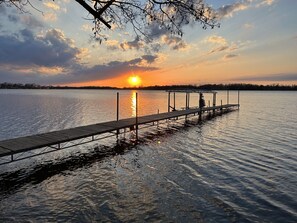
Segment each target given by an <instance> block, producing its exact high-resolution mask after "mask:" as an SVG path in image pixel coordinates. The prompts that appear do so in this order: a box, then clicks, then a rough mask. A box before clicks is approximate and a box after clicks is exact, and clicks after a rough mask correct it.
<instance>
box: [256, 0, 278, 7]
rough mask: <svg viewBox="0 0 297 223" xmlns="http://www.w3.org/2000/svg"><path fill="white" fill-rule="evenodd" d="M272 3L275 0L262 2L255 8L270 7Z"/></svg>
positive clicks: (263, 0)
mask: <svg viewBox="0 0 297 223" xmlns="http://www.w3.org/2000/svg"><path fill="white" fill-rule="evenodd" d="M274 2H275V0H262V1H261V2H260V3H259V4H257V5H256V7H261V6H266V5H272V4H273V3H274Z"/></svg>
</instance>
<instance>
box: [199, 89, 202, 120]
mask: <svg viewBox="0 0 297 223" xmlns="http://www.w3.org/2000/svg"><path fill="white" fill-rule="evenodd" d="M200 101H202V93H199V103H198V104H199V109H200V110H199V121H200V120H201V118H202V106H201V103H200Z"/></svg>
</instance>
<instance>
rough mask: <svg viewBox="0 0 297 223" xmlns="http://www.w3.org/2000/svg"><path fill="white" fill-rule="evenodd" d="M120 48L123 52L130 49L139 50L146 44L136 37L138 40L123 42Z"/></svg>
mask: <svg viewBox="0 0 297 223" xmlns="http://www.w3.org/2000/svg"><path fill="white" fill-rule="evenodd" d="M120 47H121V48H122V49H123V50H128V49H130V50H131V49H136V50H139V49H141V48H143V47H144V42H143V41H142V40H141V39H140V38H139V36H136V38H135V39H134V40H132V41H130V42H126V41H125V42H123V43H121V44H120Z"/></svg>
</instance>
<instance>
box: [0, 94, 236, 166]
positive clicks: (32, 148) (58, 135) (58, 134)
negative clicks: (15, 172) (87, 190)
mask: <svg viewBox="0 0 297 223" xmlns="http://www.w3.org/2000/svg"><path fill="white" fill-rule="evenodd" d="M180 92H183V93H186V107H185V108H183V109H182V110H178V109H176V108H175V93H180ZM172 93H173V95H174V97H173V102H174V105H173V106H171V103H170V100H171V94H172ZM190 93H198V94H199V95H200V97H201V96H202V94H203V93H212V94H213V106H208V107H200V108H199V106H197V107H196V108H191V107H189V98H190V97H189V96H190ZM215 96H216V92H212V91H211V92H205V91H168V112H165V113H158V114H152V115H146V116H138V114H137V103H138V102H137V93H136V95H135V117H132V118H127V119H121V120H119V93H118V94H117V120H116V121H109V122H103V123H98V124H93V125H87V126H81V127H76V128H70V129H64V130H59V131H53V132H48V133H42V134H37V135H31V136H25V137H19V138H14V139H8V140H3V141H0V158H1V160H0V165H1V164H6V163H11V162H14V161H18V160H23V159H26V158H30V157H34V156H38V155H42V154H47V153H50V152H54V151H58V150H61V149H66V148H70V147H74V146H78V145H82V144H86V143H89V142H93V141H97V140H100V139H103V138H107V137H112V136H118V135H119V134H122V133H126V131H131V130H135V132H136V138H138V131H139V126H142V125H147V124H151V125H154V124H155V123H158V122H159V121H162V120H169V119H171V120H172V119H175V120H177V119H178V118H179V117H186V118H188V117H189V116H196V115H197V116H198V117H199V118H201V117H202V115H203V113H207V114H208V115H212V116H214V115H216V114H223V113H224V112H226V111H228V110H230V109H236V108H239V94H238V104H229V103H227V104H225V105H223V104H222V103H221V105H219V106H217V105H216V101H215V100H216V99H215V98H216V97H215ZM228 97H229V93H228ZM227 102H229V98H228V99H227ZM133 113H134V111H133ZM27 153H28V154H27ZM24 154H25V155H24Z"/></svg>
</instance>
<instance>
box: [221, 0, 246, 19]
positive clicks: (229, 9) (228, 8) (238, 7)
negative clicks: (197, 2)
mask: <svg viewBox="0 0 297 223" xmlns="http://www.w3.org/2000/svg"><path fill="white" fill-rule="evenodd" d="M249 4H250V1H242V2H236V3H233V4H229V5H223V6H222V7H220V8H219V9H218V10H217V17H218V18H219V19H222V18H225V17H232V16H233V14H234V13H235V12H238V11H243V10H246V9H247V8H248V7H249Z"/></svg>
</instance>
